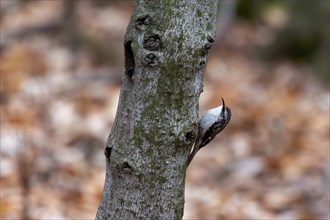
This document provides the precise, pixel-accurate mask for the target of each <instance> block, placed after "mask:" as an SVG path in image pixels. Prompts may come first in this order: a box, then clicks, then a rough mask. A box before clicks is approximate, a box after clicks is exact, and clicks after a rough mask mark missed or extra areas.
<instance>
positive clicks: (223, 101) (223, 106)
mask: <svg viewBox="0 0 330 220" xmlns="http://www.w3.org/2000/svg"><path fill="white" fill-rule="evenodd" d="M221 100H222V109H221V116H222V117H224V116H225V109H226V105H225V100H223V98H221Z"/></svg>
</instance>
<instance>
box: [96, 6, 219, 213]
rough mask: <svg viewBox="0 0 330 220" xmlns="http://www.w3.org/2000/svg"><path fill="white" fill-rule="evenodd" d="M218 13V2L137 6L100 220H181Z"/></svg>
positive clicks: (130, 29) (127, 45)
mask: <svg viewBox="0 0 330 220" xmlns="http://www.w3.org/2000/svg"><path fill="white" fill-rule="evenodd" d="M217 7H218V0H179V1H178V0H137V1H136V3H135V8H134V11H133V14H132V17H131V21H130V23H129V25H128V28H127V32H126V35H125V43H124V47H125V73H124V74H123V77H122V87H121V92H120V100H119V105H118V109H117V114H116V119H115V122H114V125H113V127H112V130H111V133H110V135H109V137H108V141H107V148H106V150H105V154H106V157H107V160H106V164H107V166H106V180H105V185H104V190H103V195H102V199H101V202H100V205H99V209H98V212H97V214H96V219H182V216H183V207H184V183H185V173H186V168H187V158H188V155H189V152H190V150H191V147H192V145H193V143H194V141H195V139H196V136H197V134H198V99H199V96H200V93H201V92H202V78H203V73H204V70H205V66H206V63H207V59H208V54H209V50H210V47H211V45H212V43H213V39H214V38H215V27H216V14H217ZM110 153H111V155H110Z"/></svg>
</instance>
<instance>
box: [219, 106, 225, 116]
mask: <svg viewBox="0 0 330 220" xmlns="http://www.w3.org/2000/svg"><path fill="white" fill-rule="evenodd" d="M225 111H226V109H225V108H222V109H221V113H220V116H221V117H223V118H224V117H225Z"/></svg>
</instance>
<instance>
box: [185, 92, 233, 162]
mask: <svg viewBox="0 0 330 220" xmlns="http://www.w3.org/2000/svg"><path fill="white" fill-rule="evenodd" d="M221 99H222V105H220V106H219V107H216V108H212V109H210V110H208V111H207V112H206V113H205V114H204V115H203V117H202V118H201V119H200V121H199V134H198V137H197V139H196V142H195V144H194V147H193V150H192V152H191V153H190V154H189V158H188V166H189V164H190V162H191V161H192V159H193V158H194V157H195V155H196V154H197V152H198V151H199V150H200V149H201V148H202V147H204V146H205V145H207V144H208V143H210V141H212V140H213V138H215V136H216V135H217V134H218V133H220V132H221V131H222V130H223V129H224V128H225V127H226V125H227V124H228V123H229V121H230V118H231V111H230V108H228V107H227V106H226V105H225V101H224V100H223V98H221Z"/></svg>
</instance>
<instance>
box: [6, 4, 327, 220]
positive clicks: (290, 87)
mask: <svg viewBox="0 0 330 220" xmlns="http://www.w3.org/2000/svg"><path fill="white" fill-rule="evenodd" d="M133 5H134V2H133V1H130V0H122V1H113V0H107V1H106V0H104V1H101V0H98V1H87V0H80V1H62V0H56V1H53V0H1V1H0V12H1V13H0V31H1V34H0V53H1V54H0V58H1V65H0V71H1V89H0V98H1V102H0V108H1V120H0V123H1V135H0V138H1V158H0V159H1V175H0V181H1V194H0V199H1V203H0V218H1V219H93V218H94V217H95V213H96V210H97V208H98V203H99V200H100V197H101V193H102V190H103V183H104V177H105V158H104V155H103V149H104V147H105V142H106V139H107V136H108V134H109V132H110V129H111V126H112V123H113V120H114V117H115V113H116V107H117V102H118V96H119V89H120V81H121V75H122V73H123V60H124V56H123V36H124V34H125V31H126V27H127V24H128V22H129V19H130V15H131V12H132V10H133ZM329 12H330V5H329V1H328V0H314V1H312V0H299V1H298V0H264V1H262V0H236V1H235V0H224V1H222V7H221V12H220V15H219V23H218V27H219V28H218V33H217V39H216V43H215V45H214V47H213V48H212V51H211V56H210V60H209V63H208V66H207V70H206V73H205V76H204V92H203V93H202V95H201V98H200V113H201V114H203V113H204V112H205V111H206V109H208V108H212V107H214V106H217V105H219V102H220V100H221V97H224V99H225V101H226V104H227V105H228V106H230V108H231V109H232V113H233V116H232V120H231V123H230V124H229V125H228V126H227V128H226V129H225V130H224V131H223V132H222V133H221V134H220V135H219V136H217V138H216V139H215V140H214V141H213V142H212V143H211V144H209V145H208V146H207V147H206V148H204V149H203V150H201V151H200V153H199V154H198V155H197V156H196V159H194V161H193V162H192V164H191V165H190V167H189V169H188V171H187V177H186V178H187V182H186V203H185V216H184V219H229V220H239V219H256V220H276V219H281V220H282V219H283V220H309V219H317V220H325V219H329V205H330V194H329V193H330V190H329V178H330V174H329V173H330V167H329V166H330V165H329V163H330V159H329V157H330V156H329V151H330V149H329V141H330V138H329V132H330V128H329V120H330V118H329V108H330V106H329V105H330V100H329V98H330V93H329V75H330V73H329V59H330V58H329V50H330V43H329V41H330V34H329V28H330V24H329V21H330V18H329Z"/></svg>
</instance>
